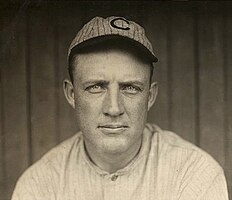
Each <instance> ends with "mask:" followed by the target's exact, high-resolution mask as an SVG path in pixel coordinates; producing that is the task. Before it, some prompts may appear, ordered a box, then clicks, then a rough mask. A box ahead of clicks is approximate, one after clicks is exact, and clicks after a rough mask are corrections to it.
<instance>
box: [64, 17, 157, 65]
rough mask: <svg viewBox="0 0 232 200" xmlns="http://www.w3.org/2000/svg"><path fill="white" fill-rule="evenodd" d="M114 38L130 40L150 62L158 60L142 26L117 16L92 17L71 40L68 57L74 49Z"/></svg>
mask: <svg viewBox="0 0 232 200" xmlns="http://www.w3.org/2000/svg"><path fill="white" fill-rule="evenodd" d="M115 38H117V39H118V38H119V39H123V40H126V41H128V42H131V43H132V44H133V45H134V46H135V47H137V48H140V49H141V50H142V51H143V52H144V53H145V54H146V55H147V56H148V58H150V59H151V61H152V62H157V61H158V59H157V57H156V56H155V53H154V51H153V48H152V45H151V42H150V41H149V40H148V38H147V36H146V35H145V30H144V28H143V27H142V26H140V25H139V24H137V23H135V22H133V21H130V20H127V19H125V18H124V17H117V16H110V17H107V18H102V17H94V18H93V19H91V20H90V21H89V22H88V23H86V24H85V25H84V26H83V27H82V29H81V30H80V31H79V32H78V33H77V35H76V36H75V38H74V39H73V41H72V42H71V44H70V46H69V49H68V59H69V57H70V55H71V54H72V52H74V49H81V48H82V47H86V46H88V45H91V44H92V45H93V44H96V43H99V42H102V41H106V40H113V39H115Z"/></svg>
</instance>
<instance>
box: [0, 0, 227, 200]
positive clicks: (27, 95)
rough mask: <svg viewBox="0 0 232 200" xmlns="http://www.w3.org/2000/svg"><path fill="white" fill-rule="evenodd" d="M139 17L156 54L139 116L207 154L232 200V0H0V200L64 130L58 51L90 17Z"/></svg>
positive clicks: (67, 132)
mask: <svg viewBox="0 0 232 200" xmlns="http://www.w3.org/2000/svg"><path fill="white" fill-rule="evenodd" d="M96 15H99V16H103V17H104V16H109V15H117V16H124V17H127V18H129V19H132V20H135V21H136V22H138V23H140V24H142V25H143V26H144V27H145V29H146V31H147V35H148V36H149V38H150V40H151V42H152V44H153V47H154V51H155V52H156V54H157V57H158V58H159V63H157V65H156V66H155V72H154V75H155V79H156V80H158V82H159V95H158V100H157V102H156V104H155V106H154V107H153V108H152V110H151V112H150V113H149V121H150V122H154V123H156V124H158V125H159V126H161V127H162V128H163V129H168V130H172V131H175V132H176V133H178V134H179V135H180V136H182V137H183V138H185V139H187V140H189V141H190V142H192V143H194V144H196V145H197V146H200V147H201V148H203V149H204V150H206V151H207V152H209V153H210V154H211V155H212V156H213V157H214V158H215V159H216V160H217V161H218V162H219V163H220V164H221V166H222V167H223V168H224V170H225V173H226V178H227V182H228V188H229V189H230V197H231V198H232V194H231V192H232V190H231V188H232V80H231V77H232V56H231V54H232V3H231V2H229V1H228V2H221V1H220V2H205V1H201V2H187V1H179V2H154V3H152V2H148V1H146V2H145V1H142V2H141V1H140V2H129V1H122V2H120V1H117V2H116V1H115V2H110V1H104V2H103V1H102V2H99V1H92V2H91V1H83V2H75V1H50V2H48V1H36V2H33V3H31V2H29V1H10V2H8V3H4V4H3V3H0V27H1V35H0V58H1V60H0V199H1V200H8V199H10V196H11V193H12V191H13V188H14V185H15V183H16V180H17V179H18V178H19V176H20V175H21V174H22V172H23V171H24V170H25V169H26V168H27V167H28V166H30V165H31V164H32V163H34V162H35V161H36V160H38V159H39V158H40V157H41V156H42V155H43V154H44V153H45V152H47V151H48V150H49V149H51V148H52V147H53V146H55V145H56V144H58V143H60V142H61V141H63V140H64V139H66V138H68V137H70V136H71V135H73V134H74V133H75V132H76V131H77V130H78V127H77V126H76V125H75V117H74V113H73V110H72V109H71V107H70V106H69V105H68V104H67V103H66V101H65V98H64V95H63V91H62V80H63V79H64V78H65V77H66V76H67V62H66V55H67V49H68V46H69V44H70V42H71V40H72V39H73V38H74V36H75V34H76V33H77V31H78V30H79V29H80V27H81V26H82V25H83V24H84V23H86V22H87V21H89V20H90V19H91V18H92V17H94V16H96Z"/></svg>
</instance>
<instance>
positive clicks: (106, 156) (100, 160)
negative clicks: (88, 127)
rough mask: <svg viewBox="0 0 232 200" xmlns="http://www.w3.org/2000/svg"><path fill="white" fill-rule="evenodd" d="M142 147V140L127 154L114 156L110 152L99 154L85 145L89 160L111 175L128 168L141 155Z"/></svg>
mask: <svg viewBox="0 0 232 200" xmlns="http://www.w3.org/2000/svg"><path fill="white" fill-rule="evenodd" d="M141 146H142V138H141V140H139V141H138V142H137V143H135V144H133V145H132V147H131V148H129V149H128V150H127V151H126V152H123V153H119V154H113V153H108V152H99V151H97V150H96V149H94V148H92V146H91V145H88V143H87V144H86V143H85V150H86V152H87V155H88V157H89V159H90V160H91V161H92V162H93V163H94V164H95V165H97V166H98V167H99V168H101V169H103V170H104V171H107V172H109V173H110V174H111V173H114V172H116V171H117V170H119V169H122V168H124V167H126V166H127V165H128V164H129V163H130V162H131V161H132V160H133V159H134V158H135V157H136V156H137V155H138V153H139V151H140V149H141Z"/></svg>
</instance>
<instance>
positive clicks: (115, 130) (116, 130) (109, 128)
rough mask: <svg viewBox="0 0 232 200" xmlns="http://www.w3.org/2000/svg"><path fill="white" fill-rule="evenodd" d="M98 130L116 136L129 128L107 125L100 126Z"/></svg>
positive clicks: (119, 125)
mask: <svg viewBox="0 0 232 200" xmlns="http://www.w3.org/2000/svg"><path fill="white" fill-rule="evenodd" d="M98 128H99V129H100V130H101V131H102V132H103V133H105V134H116V133H121V132H124V131H125V130H127V129H128V128H129V126H126V125H121V124H105V125H100V126H98Z"/></svg>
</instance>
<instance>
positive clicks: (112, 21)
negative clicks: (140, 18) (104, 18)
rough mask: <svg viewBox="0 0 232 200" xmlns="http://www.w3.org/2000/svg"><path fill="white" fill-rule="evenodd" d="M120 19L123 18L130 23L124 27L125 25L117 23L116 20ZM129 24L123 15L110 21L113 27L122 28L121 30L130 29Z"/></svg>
mask: <svg viewBox="0 0 232 200" xmlns="http://www.w3.org/2000/svg"><path fill="white" fill-rule="evenodd" d="M118 20H122V21H124V22H126V23H127V24H128V26H127V27H125V28H124V27H121V26H118V25H116V24H115V22H116V21H118ZM129 24H130V23H129V22H128V21H127V20H125V19H124V18H122V17H118V18H115V19H113V20H111V21H110V25H111V26H112V27H114V28H117V29H121V30H130V27H129Z"/></svg>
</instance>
